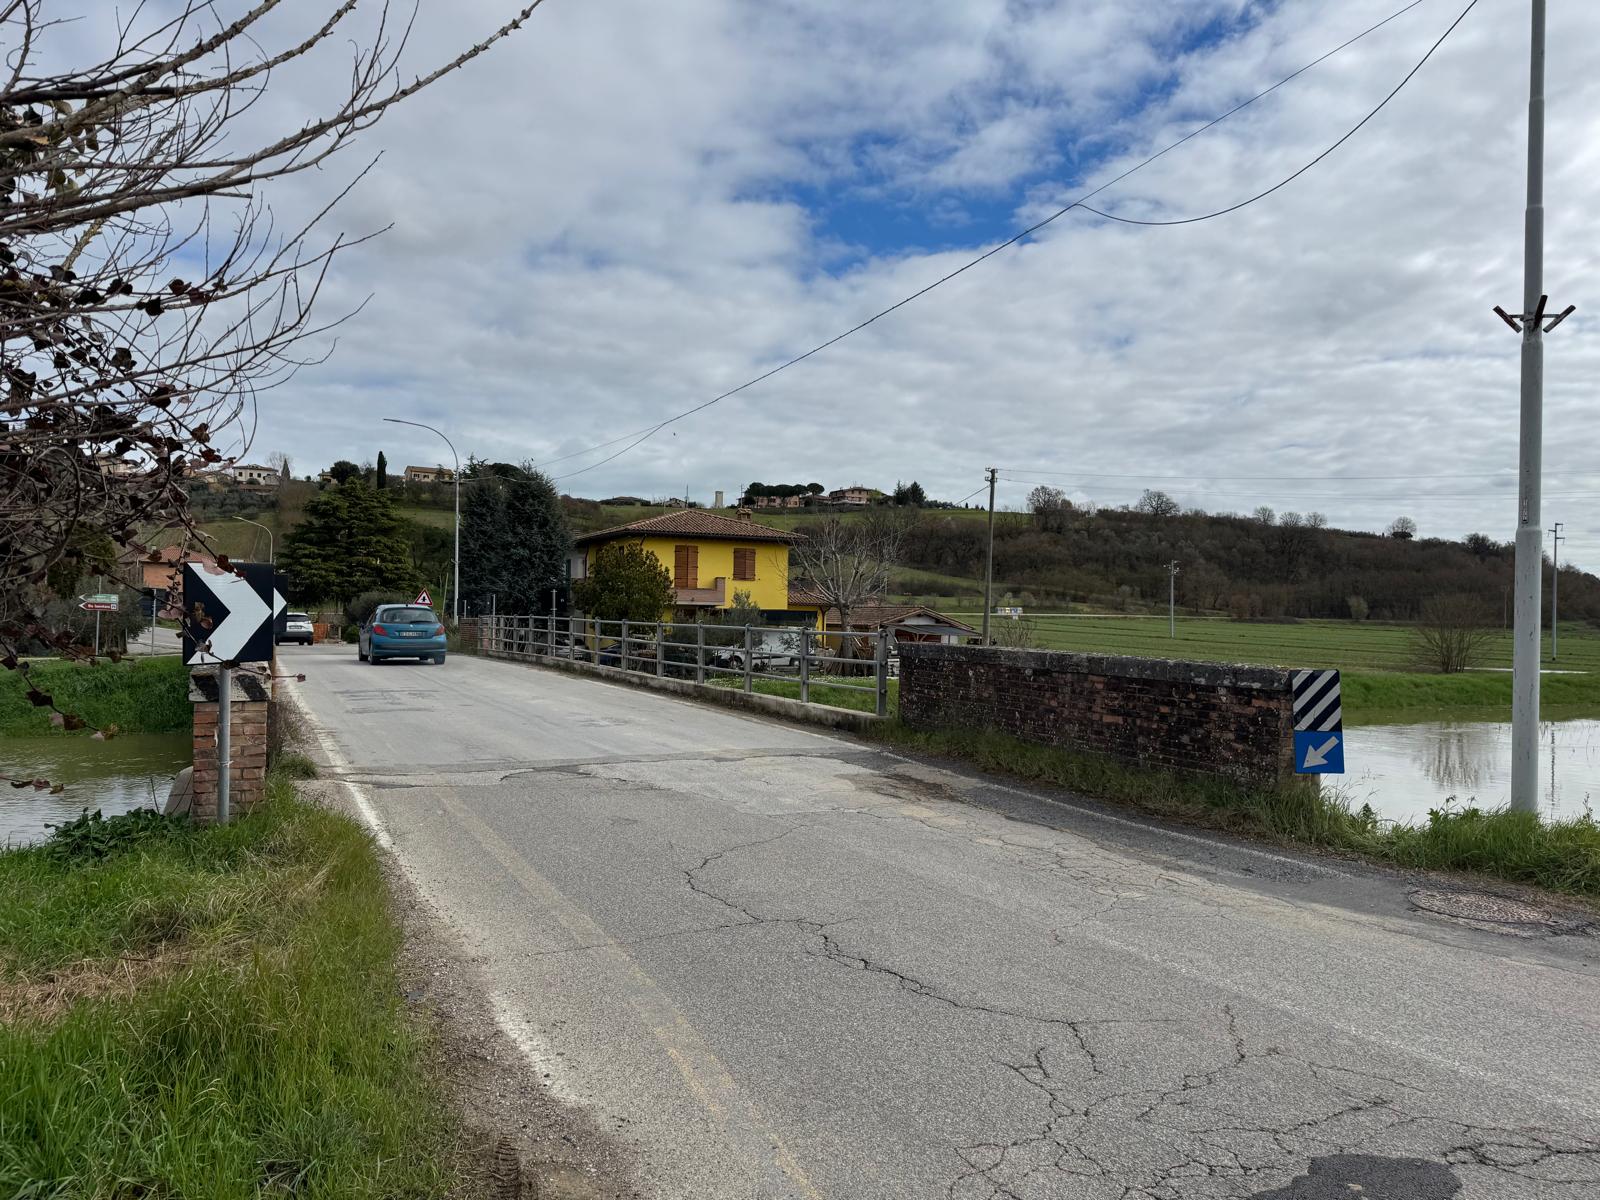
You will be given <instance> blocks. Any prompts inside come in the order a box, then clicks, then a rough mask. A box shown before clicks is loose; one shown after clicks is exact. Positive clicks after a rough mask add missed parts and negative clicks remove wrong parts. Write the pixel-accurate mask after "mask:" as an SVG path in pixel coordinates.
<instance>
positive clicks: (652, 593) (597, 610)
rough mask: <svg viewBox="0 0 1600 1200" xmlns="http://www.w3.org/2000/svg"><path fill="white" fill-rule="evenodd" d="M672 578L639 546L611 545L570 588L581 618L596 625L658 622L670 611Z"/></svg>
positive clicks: (629, 544) (657, 560) (606, 547)
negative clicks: (603, 623)
mask: <svg viewBox="0 0 1600 1200" xmlns="http://www.w3.org/2000/svg"><path fill="white" fill-rule="evenodd" d="M674 596H675V593H674V591H673V588H672V575H671V574H670V573H669V572H668V571H667V568H666V567H665V565H663V564H662V562H661V560H660V559H659V558H657V557H656V556H655V555H654V554H651V553H650V551H648V550H646V549H645V548H644V544H643V543H642V542H611V543H609V544H608V545H606V546H603V547H601V549H600V552H599V553H598V554H596V555H595V556H594V566H593V567H592V568H591V569H590V571H589V577H588V578H587V579H580V580H578V582H577V583H575V584H574V585H573V588H572V598H573V601H574V603H576V605H577V606H578V608H580V609H582V610H583V615H584V616H586V617H591V618H593V619H595V620H598V621H659V620H661V618H662V616H663V615H664V614H665V613H666V612H667V611H668V610H669V609H670V608H671V607H672V602H673V599H674Z"/></svg>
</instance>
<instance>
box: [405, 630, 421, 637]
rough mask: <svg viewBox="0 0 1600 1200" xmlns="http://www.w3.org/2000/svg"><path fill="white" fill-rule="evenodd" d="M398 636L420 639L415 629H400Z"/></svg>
mask: <svg viewBox="0 0 1600 1200" xmlns="http://www.w3.org/2000/svg"><path fill="white" fill-rule="evenodd" d="M400 636H401V637H421V636H422V635H421V634H420V633H418V632H417V631H416V630H415V629H402V630H401V631H400Z"/></svg>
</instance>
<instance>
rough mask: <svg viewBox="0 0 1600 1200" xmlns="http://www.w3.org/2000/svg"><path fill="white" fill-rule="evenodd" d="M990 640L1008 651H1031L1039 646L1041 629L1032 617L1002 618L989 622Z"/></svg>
mask: <svg viewBox="0 0 1600 1200" xmlns="http://www.w3.org/2000/svg"><path fill="white" fill-rule="evenodd" d="M989 635H990V640H991V641H992V642H994V644H995V645H996V646H1003V647H1005V648H1006V649H1008V650H1031V649H1033V648H1034V647H1035V646H1037V645H1038V644H1039V627H1038V625H1036V624H1035V623H1034V620H1033V618H1032V617H1001V618H1000V619H998V620H995V621H990V622H989Z"/></svg>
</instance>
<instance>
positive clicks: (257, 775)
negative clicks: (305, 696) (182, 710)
mask: <svg viewBox="0 0 1600 1200" xmlns="http://www.w3.org/2000/svg"><path fill="white" fill-rule="evenodd" d="M260 665H264V664H260ZM268 686H269V685H268V684H267V683H266V682H265V681H264V680H262V678H261V677H260V676H259V675H257V674H253V673H249V672H245V671H235V672H234V674H233V708H232V712H231V713H230V718H231V720H230V724H229V727H228V738H229V755H228V756H229V758H230V759H231V767H232V769H231V770H230V772H229V780H230V782H229V787H228V807H229V814H230V816H233V817H237V816H242V815H243V814H245V813H247V812H249V811H250V810H251V809H252V808H254V807H255V806H256V805H257V804H258V803H260V801H261V798H262V796H263V795H264V794H265V792H266V778H267V719H268V718H267V704H268ZM217 690H218V689H217V677H216V674H215V672H214V670H212V669H210V668H201V669H199V670H196V671H194V672H192V673H191V674H190V677H189V699H190V701H191V702H193V704H194V798H193V800H192V802H191V804H190V808H189V813H190V816H191V817H192V818H193V819H194V820H195V821H198V822H200V823H201V824H206V825H209V824H210V823H212V822H213V821H215V820H216V819H217V777H218V774H219V770H218V763H217V710H218V703H217V699H218V698H217Z"/></svg>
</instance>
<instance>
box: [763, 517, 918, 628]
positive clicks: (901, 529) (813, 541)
mask: <svg viewBox="0 0 1600 1200" xmlns="http://www.w3.org/2000/svg"><path fill="white" fill-rule="evenodd" d="M907 528H908V524H907V522H906V520H905V518H904V516H902V515H901V514H899V513H896V512H894V511H893V510H889V509H872V510H869V511H867V512H865V513H862V514H860V515H859V516H857V515H854V514H852V515H849V516H840V515H834V516H828V517H824V518H823V519H822V520H820V521H815V522H812V523H811V524H809V525H807V526H806V530H805V536H804V537H803V538H802V539H801V540H799V541H797V542H796V543H795V544H794V547H793V549H792V550H791V551H790V561H791V562H792V563H793V564H794V568H793V570H794V573H795V574H797V575H799V576H801V577H803V579H804V582H805V586H806V587H808V588H809V589H810V590H811V591H813V592H815V593H816V594H817V595H818V596H820V597H821V598H822V599H823V600H825V601H826V602H827V606H828V607H829V608H833V609H837V610H838V613H839V627H840V628H841V629H845V630H848V629H849V628H850V614H851V612H852V611H853V610H855V609H857V608H859V607H861V605H863V604H866V603H868V602H870V601H874V600H881V599H882V598H883V597H884V595H885V593H887V592H888V590H889V574H890V572H891V571H892V570H893V569H894V567H895V566H896V564H898V563H899V561H900V549H901V546H902V545H903V544H904V542H905V536H906V531H907ZM852 640H853V639H851V638H848V637H847V638H841V639H840V645H841V647H842V649H841V651H840V654H841V656H842V657H846V658H848V657H849V656H850V645H851V642H852Z"/></svg>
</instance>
